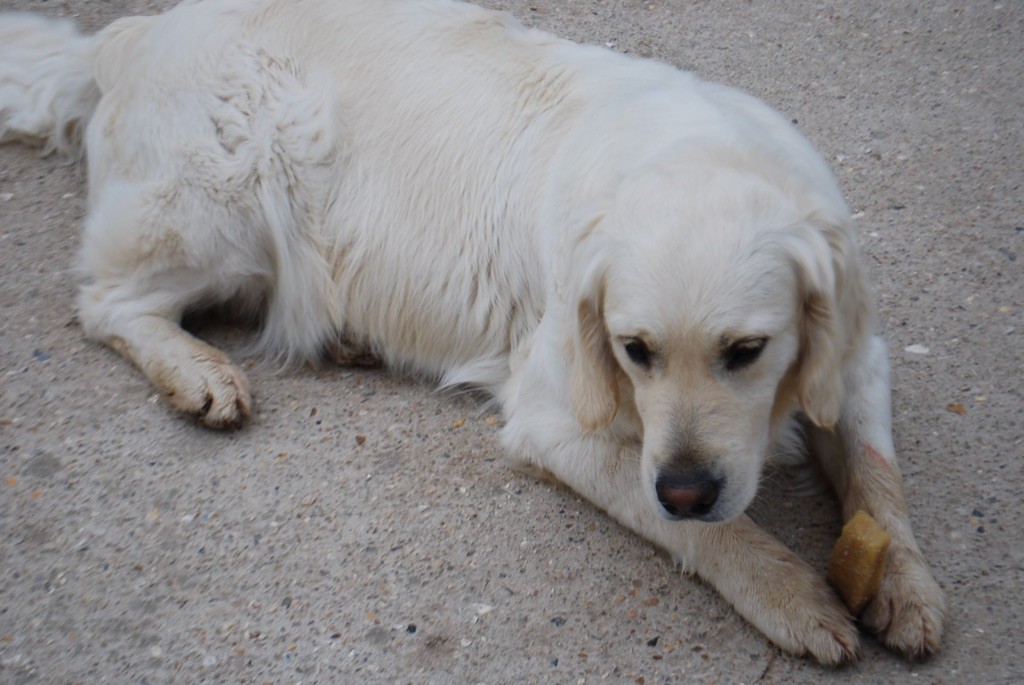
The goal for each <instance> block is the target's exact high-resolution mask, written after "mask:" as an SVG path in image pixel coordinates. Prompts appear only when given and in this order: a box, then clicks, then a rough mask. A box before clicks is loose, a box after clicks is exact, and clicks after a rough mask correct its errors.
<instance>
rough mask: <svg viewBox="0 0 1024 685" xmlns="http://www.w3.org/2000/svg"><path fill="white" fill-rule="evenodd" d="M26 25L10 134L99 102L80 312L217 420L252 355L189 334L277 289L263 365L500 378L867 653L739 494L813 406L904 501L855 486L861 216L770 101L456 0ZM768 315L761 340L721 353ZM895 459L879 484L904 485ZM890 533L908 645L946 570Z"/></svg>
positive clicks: (625, 518) (50, 127)
mask: <svg viewBox="0 0 1024 685" xmlns="http://www.w3.org/2000/svg"><path fill="white" fill-rule="evenodd" d="M0 37H6V40H8V41H15V42H9V43H6V46H5V47H0V135H2V136H3V137H4V138H13V137H19V138H25V139H32V138H44V139H45V140H46V141H48V142H49V144H51V145H54V146H56V147H60V148H62V149H63V148H66V147H68V145H69V144H70V143H69V141H71V140H72V138H71V137H70V136H67V135H65V134H64V133H62V132H63V131H66V130H67V129H68V122H75V121H83V120H85V119H88V118H89V114H90V112H91V110H92V108H93V107H95V111H94V112H92V113H91V119H90V121H89V125H88V134H87V140H86V148H87V153H88V160H89V180H90V212H89V218H88V220H87V222H86V227H85V236H84V241H83V248H82V261H83V266H84V269H85V271H86V272H87V274H88V277H89V281H88V283H87V284H86V285H85V286H84V287H83V290H82V297H81V312H82V321H83V324H84V326H85V329H86V331H87V333H88V334H89V335H90V336H92V337H94V338H96V339H98V340H102V341H105V342H107V343H108V344H110V345H112V346H113V347H115V348H116V349H118V350H119V351H120V352H122V353H123V354H125V355H126V356H128V357H129V358H130V359H132V360H133V361H134V362H135V363H136V364H137V365H138V366H139V367H140V368H142V370H143V371H144V372H145V373H146V374H147V376H149V378H150V379H151V380H152V381H153V382H154V383H155V384H156V385H157V386H158V387H160V388H161V389H162V390H164V391H165V392H166V393H167V395H168V397H169V398H170V401H171V402H172V404H173V405H174V406H176V407H177V408H179V409H181V410H183V411H186V412H190V413H194V414H196V415H197V416H199V417H200V418H201V420H203V421H204V422H205V423H207V424H208V425H212V426H225V425H228V426H230V425H236V424H238V423H239V422H240V421H241V420H242V419H244V417H245V415H246V414H247V413H248V411H249V407H250V399H249V395H248V387H247V383H246V380H245V377H244V374H242V372H241V371H240V370H239V369H238V367H237V366H235V365H234V364H233V363H232V362H231V361H230V360H229V359H228V358H227V357H226V356H225V355H223V353H221V352H220V351H218V350H216V349H214V348H212V347H210V346H208V345H206V344H205V343H202V342H200V341H198V340H196V339H195V338H193V337H191V336H190V335H188V334H187V333H185V332H184V331H183V330H181V329H180V327H179V326H178V323H179V321H180V319H181V316H182V314H183V313H184V312H185V311H186V310H188V309H192V308H196V307H201V306H206V305H211V304H217V303H223V302H232V303H236V304H238V305H239V306H242V307H247V308H250V309H254V310H258V311H260V312H261V314H262V320H263V326H262V334H261V338H260V342H259V348H260V350H261V351H262V352H264V353H266V354H268V355H271V356H276V357H280V358H283V359H288V360H298V359H316V358H318V357H320V356H322V355H323V354H325V353H326V352H327V351H329V350H331V349H337V350H346V351H347V352H343V353H342V354H343V355H344V356H351V355H352V354H353V351H354V353H355V354H360V353H362V352H369V353H372V354H374V355H378V356H380V357H382V358H383V359H384V360H385V361H386V362H388V363H389V364H391V365H392V366H397V367H401V368H404V369H407V370H412V371H415V372H417V373H421V374H423V375H426V376H431V377H434V378H437V379H441V380H442V382H444V383H446V384H471V385H476V386H480V387H484V388H486V389H488V390H489V391H490V392H492V393H493V394H494V395H495V397H496V398H497V399H498V400H499V401H500V403H501V404H502V406H503V409H504V412H505V415H506V418H507V426H506V428H505V430H504V433H503V436H502V439H503V442H504V444H505V445H506V447H507V448H508V450H509V453H510V454H511V455H512V457H513V458H514V459H515V460H517V461H519V462H520V463H522V464H524V465H526V466H531V467H536V468H539V469H542V470H545V471H549V472H552V473H554V474H555V475H556V476H557V477H558V478H560V479H562V480H563V481H565V482H566V483H568V484H569V485H570V486H571V487H573V488H575V489H576V490H578V491H579V492H580V493H582V494H583V495H585V496H586V497H588V498H590V499H591V500H592V501H594V502H595V503H596V504H597V505H599V506H601V507H603V508H605V509H607V510H608V511H609V512H610V513H611V514H612V515H614V516H615V517H616V518H618V519H619V520H621V521H622V522H623V523H625V524H626V525H628V526H630V527H632V528H634V529H635V530H637V531H639V532H640V533H642V534H643V535H645V536H647V537H648V538H650V539H652V540H654V541H656V542H658V543H659V544H661V545H662V546H664V547H665V548H667V549H668V550H669V551H670V552H671V553H672V554H673V555H674V556H675V557H676V558H677V559H678V560H679V561H680V562H681V563H682V564H683V566H684V568H686V569H687V570H689V571H693V572H696V573H699V574H700V575H702V576H704V577H705V578H707V579H708V580H709V581H710V582H712V583H713V584H715V585H716V587H718V588H719V590H720V591H721V592H722V593H723V594H724V595H725V596H726V597H728V598H729V599H730V600H731V601H732V602H733V603H734V604H735V605H736V606H737V608H738V609H739V610H740V611H741V612H742V613H743V614H744V615H745V616H747V618H748V619H750V620H751V621H752V622H753V623H755V624H756V625H757V626H758V627H760V628H761V629H762V630H763V631H765V633H766V634H767V635H768V636H769V637H770V638H771V639H773V640H774V641H776V642H777V643H778V644H780V645H782V646H784V647H786V648H787V649H790V650H792V651H795V652H800V653H802V652H810V653H812V654H813V655H814V656H815V657H816V658H818V659H820V660H822V661H824V662H828V663H837V662H839V661H842V660H844V659H848V658H851V657H852V656H853V655H854V654H855V652H856V642H857V638H856V631H855V629H854V627H853V624H852V623H851V622H850V621H849V619H848V617H847V616H846V614H845V611H844V610H843V608H842V607H841V606H840V605H839V604H838V603H837V600H836V599H835V597H834V595H833V594H832V593H831V592H830V591H829V590H828V589H827V588H826V587H825V586H824V585H823V581H822V580H821V579H820V578H818V577H817V576H816V574H814V572H813V571H812V570H811V569H810V568H809V567H807V565H806V564H804V563H803V562H800V561H799V560H798V559H796V558H795V557H794V556H793V555H792V554H791V553H789V552H788V551H787V550H785V549H784V548H783V547H782V546H781V545H780V544H779V543H778V542H776V541H774V540H773V539H771V538H770V537H769V536H768V535H767V534H765V533H763V532H761V531H760V530H759V529H757V528H756V527H755V526H753V524H752V523H750V522H749V521H748V520H747V519H745V518H744V517H743V516H742V515H741V514H742V512H743V510H744V509H745V508H746V506H747V504H748V503H749V502H750V500H751V498H752V497H753V496H754V492H755V490H756V486H757V482H758V479H759V476H760V472H761V467H762V464H763V462H764V460H765V458H766V455H768V454H770V453H773V452H775V451H778V449H779V446H780V445H788V444H790V443H791V442H792V435H793V426H794V423H793V422H794V417H795V416H796V414H797V413H798V412H800V411H802V412H803V413H804V414H805V415H806V416H807V417H808V418H809V419H810V420H811V421H812V422H813V423H814V424H816V425H817V426H818V427H819V430H820V431H821V433H822V435H825V436H833V437H834V439H835V440H839V441H845V442H843V444H844V445H847V446H846V447H843V446H840V447H839V448H837V449H838V454H841V455H845V457H841V458H833V460H834V462H835V464H838V466H835V464H833V467H834V468H833V471H834V473H833V475H834V479H835V480H836V482H837V483H843V484H844V486H845V487H846V488H847V490H849V492H843V493H841V495H842V496H843V497H844V502H852V501H854V500H856V501H858V502H860V501H861V500H864V501H866V502H867V503H866V504H865V505H864V506H866V507H868V508H871V509H874V510H875V511H874V512H873V513H875V514H876V515H877V516H879V517H880V518H882V519H886V517H889V518H888V519H886V520H888V521H889V523H890V525H891V527H893V528H899V527H900V526H902V525H903V524H904V523H905V520H906V515H905V512H904V513H902V514H900V513H899V512H898V511H897V510H898V509H899V507H900V506H902V501H901V500H899V501H892V500H891V498H890V499H886V498H885V497H883V496H877V497H876V496H874V495H873V494H872V492H871V491H868V492H865V491H864V489H863V488H861V487H860V486H858V485H857V484H858V483H860V482H861V480H859V478H860V476H859V475H858V474H859V471H858V470H857V469H858V468H863V464H864V463H865V462H864V457H863V454H862V453H861V451H862V450H866V449H868V448H872V446H873V449H875V450H876V452H877V451H880V452H881V453H883V454H885V455H886V457H887V458H891V457H893V456H894V455H893V454H892V444H891V437H889V422H890V419H889V410H888V405H887V401H885V402H883V401H882V399H881V398H887V397H888V380H887V378H888V377H887V368H888V367H887V363H886V361H885V356H884V346H883V347H881V348H880V349H881V350H882V352H880V353H879V352H877V349H879V347H878V346H879V345H882V343H881V341H880V340H878V339H877V338H875V337H874V336H873V332H872V326H873V322H872V317H873V315H872V311H871V305H870V301H869V299H868V297H867V288H866V286H865V284H864V276H863V273H862V269H861V268H860V266H859V258H858V254H857V248H856V241H855V239H854V237H853V235H852V232H851V228H850V221H849V216H848V212H847V209H846V207H845V205H844V203H843V200H842V198H841V196H840V193H839V191H838V189H837V187H836V184H835V182H834V181H833V179H832V176H831V174H830V173H829V171H828V169H827V167H826V165H825V164H824V163H823V161H822V160H821V159H820V157H819V156H818V155H817V154H816V153H815V152H814V151H813V149H812V148H811V147H810V145H809V144H808V143H807V142H806V141H805V140H804V139H803V138H802V137H801V136H800V135H799V134H798V133H797V132H796V131H795V129H794V128H793V127H792V126H791V125H790V124H789V123H788V122H787V121H786V120H785V119H783V118H782V117H781V116H779V115H778V114H776V113H774V112H773V111H772V110H770V109H769V108H768V107H767V106H765V105H764V104H763V103H761V102H759V101H758V100H756V99H754V98H752V97H750V96H748V95H744V94H742V93H739V92H737V91H735V90H732V89H730V88H727V87H725V86H720V85H715V84H710V83H706V82H703V81H701V80H699V79H697V78H696V77H694V76H693V75H691V74H688V73H684V72H680V71H678V70H676V69H673V68H671V67H669V66H667V65H664V64H659V63H655V62H650V61H644V60H638V59H633V58H629V57H624V56H622V55H618V54H615V53H612V52H610V51H606V50H602V49H598V48H594V47H584V46H579V45H576V44H573V43H569V42H566V41H562V40H558V39H556V38H554V37H552V36H550V35H548V34H545V33H541V32H538V31H533V30H529V29H526V28H524V27H522V26H521V25H519V24H518V23H517V22H516V21H515V20H514V19H512V18H510V17H509V16H507V15H504V14H499V13H494V12H490V11H486V10H483V9H480V8H477V7H474V6H472V5H467V4H462V3H457V2H451V1H448V0H438V1H436V2H428V1H427V0H337V1H334V2H328V1H327V0H305V1H301V2H286V1H284V0H263V1H258V2H252V1H251V0H245V1H243V0H207V1H204V2H188V3H185V4H182V5H181V6H179V7H177V8H175V9H173V10H171V11H169V12H167V13H166V14H164V15H162V16H159V17H140V18H131V19H123V20H120V21H118V22H115V23H114V24H112V25H111V26H110V27H108V28H107V29H105V30H104V31H103V32H101V33H100V34H99V35H98V36H96V37H95V38H91V39H90V38H83V37H79V36H77V35H75V34H73V33H71V32H70V30H69V29H68V28H67V25H65V24H58V23H53V22H46V21H43V20H39V19H35V18H31V19H29V18H25V17H14V18H11V17H5V18H3V19H2V20H0ZM0 45H5V43H3V42H0ZM40 56H41V57H42V58H40ZM86 75H88V76H86ZM97 88H98V91H97ZM97 92H101V93H102V97H101V98H99V100H98V104H97V102H96V101H97V96H96V93H97ZM752 336H753V337H757V336H760V337H765V338H768V339H769V342H768V344H767V346H766V347H765V349H764V352H763V353H762V355H761V357H760V358H758V359H757V361H756V362H755V363H754V364H752V365H750V367H749V368H744V369H742V370H739V371H730V370H728V369H726V368H725V367H724V366H723V363H724V362H723V354H724V352H723V350H724V349H725V348H726V347H728V346H729V345H730V344H732V342H734V341H736V340H739V339H744V338H749V337H752ZM636 338H642V339H644V340H645V341H646V342H647V343H649V346H650V347H651V349H652V350H654V352H655V355H654V362H653V363H652V364H651V365H650V367H649V368H643V367H641V366H638V365H637V364H636V363H635V362H633V361H631V360H630V358H629V356H628V355H627V354H626V352H625V349H624V345H625V344H626V342H627V341H629V340H633V339H636ZM865 350H876V351H874V352H871V353H870V354H866V353H865V352H864V351H865ZM861 367H865V368H866V370H859V369H861ZM833 429H835V430H834V431H833ZM844 433H845V434H844ZM865 446H866V447H865ZM825 458H826V459H829V458H830V457H827V456H826V457H825ZM695 465H700V466H701V468H705V469H708V470H710V471H713V472H714V473H715V474H716V475H718V476H720V477H721V478H722V479H723V483H724V485H723V489H722V492H721V495H720V497H719V499H718V501H717V502H716V503H715V505H714V507H713V509H712V510H711V511H710V513H709V514H707V516H705V519H706V520H709V521H728V523H723V524H721V525H711V524H708V523H702V522H695V521H688V522H674V521H669V520H668V519H667V517H666V516H665V515H664V514H665V511H664V509H663V507H662V506H661V504H660V503H659V495H658V494H657V492H656V491H655V482H656V480H657V479H658V477H659V474H662V473H664V472H666V470H671V469H676V470H679V469H684V470H685V469H690V468H695ZM885 468H886V467H884V466H878V467H876V466H872V467H870V469H869V472H868V475H869V476H876V477H878V478H882V479H883V480H885V482H886V483H889V484H892V483H896V484H897V485H898V478H899V476H898V473H896V472H895V469H894V468H892V470H891V472H890V471H886V470H885ZM878 469H881V471H879V470H878ZM879 474H881V475H879ZM869 480H870V479H869ZM898 499H899V498H897V500H898ZM894 512H895V513H894ZM849 513H852V512H849ZM890 519H891V520H890ZM901 530H902V529H901ZM897 547H899V548H900V549H901V550H902V552H901V553H904V554H905V556H907V558H908V559H910V561H908V562H907V563H908V564H910V565H911V566H912V567H913V569H914V571H915V573H916V575H914V577H913V579H912V580H901V578H902V576H901V577H900V578H896V579H895V580H893V581H892V586H893V587H892V590H891V592H892V594H894V595H901V594H903V595H908V596H909V595H913V596H915V597H918V598H919V600H918V601H914V602H909V603H908V604H907V606H905V607H902V608H901V609H900V612H899V615H898V616H896V618H895V619H893V618H892V617H889V622H890V623H892V622H893V621H895V622H896V624H898V625H899V626H901V627H902V628H903V629H904V630H903V632H904V633H905V634H903V635H901V637H900V638H899V639H898V640H893V641H892V644H893V646H894V647H895V648H897V649H900V650H902V651H908V652H914V651H918V652H924V651H929V650H931V649H933V648H934V646H935V644H936V643H937V640H938V634H939V632H940V631H941V601H942V600H941V593H940V592H939V591H938V588H937V586H935V585H934V581H932V580H931V577H930V575H929V574H928V572H927V566H926V565H925V564H924V561H923V558H920V552H919V551H917V547H916V543H915V542H914V541H913V536H912V534H911V533H910V532H909V524H907V525H906V531H905V534H903V535H902V537H900V538H899V539H898V541H897ZM915 553H916V555H917V556H916V557H914V554H915ZM911 557H913V558H911ZM915 564H916V565H915ZM881 620H882V619H881V618H880V619H879V624H880V623H881ZM907 626H910V627H909V628H907ZM914 626H916V628H915V627H914ZM877 629H879V630H882V631H884V630H885V629H886V627H883V626H882V625H878V626H877ZM922 636H924V637H922ZM915 640H916V642H915Z"/></svg>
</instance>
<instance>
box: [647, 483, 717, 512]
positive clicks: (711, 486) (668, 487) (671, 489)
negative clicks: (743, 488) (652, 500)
mask: <svg viewBox="0 0 1024 685" xmlns="http://www.w3.org/2000/svg"><path fill="white" fill-rule="evenodd" d="M654 488H655V490H656V491H657V493H658V501H659V502H661V506H662V507H664V508H665V511H666V512H668V515H669V516H671V517H673V518H677V519H688V518H700V517H702V516H705V515H707V513H708V512H710V511H711V508H712V507H713V506H715V502H717V501H718V493H719V491H721V489H722V479H721V478H712V477H711V476H710V475H708V474H706V473H701V472H696V473H688V474H685V475H684V474H678V473H672V472H671V471H670V472H667V473H663V474H660V475H659V476H658V480H657V482H656V483H655V485H654Z"/></svg>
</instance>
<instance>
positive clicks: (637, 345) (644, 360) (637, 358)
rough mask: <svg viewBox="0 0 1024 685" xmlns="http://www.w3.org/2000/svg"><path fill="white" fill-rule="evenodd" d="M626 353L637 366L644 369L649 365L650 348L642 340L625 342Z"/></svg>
mask: <svg viewBox="0 0 1024 685" xmlns="http://www.w3.org/2000/svg"><path fill="white" fill-rule="evenodd" d="M626 354H627V355H629V359H630V361H632V362H633V363H634V364H636V365H637V366H642V367H644V368H645V369H646V368H649V367H650V365H651V350H650V349H649V348H648V347H647V344H646V343H644V341H642V340H630V341H629V342H628V343H626Z"/></svg>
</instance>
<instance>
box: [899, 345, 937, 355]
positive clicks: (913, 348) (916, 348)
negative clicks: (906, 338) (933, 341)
mask: <svg viewBox="0 0 1024 685" xmlns="http://www.w3.org/2000/svg"><path fill="white" fill-rule="evenodd" d="M903 350H904V351H905V352H909V353H910V354H928V353H929V352H930V351H931V350H929V349H928V348H927V347H925V346H924V345H910V346H908V347H904V348H903Z"/></svg>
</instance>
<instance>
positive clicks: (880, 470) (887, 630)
mask: <svg viewBox="0 0 1024 685" xmlns="http://www.w3.org/2000/svg"><path fill="white" fill-rule="evenodd" d="M848 368H849V369H850V370H849V371H848V373H846V375H845V377H844V379H845V383H846V398H845V400H844V405H843V410H842V413H841V416H840V419H839V424H838V425H837V427H836V429H835V431H833V432H825V431H822V430H820V429H812V430H811V431H810V433H809V435H808V438H809V442H810V445H811V449H812V452H814V453H815V455H816V456H817V457H818V458H819V460H820V461H821V464H822V466H823V468H824V471H825V473H826V475H827V476H828V478H829V479H830V480H831V482H832V484H833V486H834V487H835V489H836V492H837V494H838V495H839V499H840V501H841V502H842V507H843V520H844V521H845V520H848V519H849V518H850V517H851V516H853V514H854V512H856V511H857V510H858V509H863V510H864V511H866V512H867V513H869V514H871V515H872V516H873V517H875V519H876V520H877V521H878V523H879V525H881V526H882V528H884V529H885V530H886V531H888V532H889V533H890V534H891V535H892V544H891V546H890V548H889V556H888V560H887V567H886V571H885V575H884V577H883V580H882V585H881V588H880V589H879V592H878V594H877V595H876V597H875V599H874V600H873V601H872V602H871V603H870V604H869V605H868V606H867V608H866V610H865V612H864V614H863V616H862V617H861V621H862V622H863V623H864V625H865V626H866V627H867V628H869V629H870V630H872V631H873V632H875V633H877V634H878V636H879V639H881V641H882V642H884V643H885V644H886V645H887V646H889V647H890V648H892V649H894V650H897V651H899V652H901V653H903V654H906V655H908V656H911V657H921V656H924V655H926V654H929V653H931V652H933V651H934V650H935V649H936V648H937V646H938V644H939V639H940V638H941V635H942V624H943V615H944V611H945V604H944V600H943V594H942V590H941V589H940V588H939V586H938V584H937V583H936V582H935V579H934V578H933V577H932V573H931V571H930V570H929V568H928V564H927V562H926V561H925V559H924V556H923V555H922V553H921V550H920V548H919V547H918V545H917V541H916V540H915V539H914V532H913V530H912V529H911V526H910V518H909V516H908V513H907V505H906V501H905V497H904V492H903V481H902V478H901V477H900V472H899V470H898V468H897V466H896V450H895V447H894V446H893V439H892V412H891V400H890V387H889V362H888V359H887V358H886V349H885V343H884V342H883V341H882V340H881V338H878V337H875V338H873V339H872V340H871V342H870V344H869V345H866V346H865V347H864V349H863V351H862V352H861V357H860V358H859V359H855V360H852V362H851V366H850V367H848Z"/></svg>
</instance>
